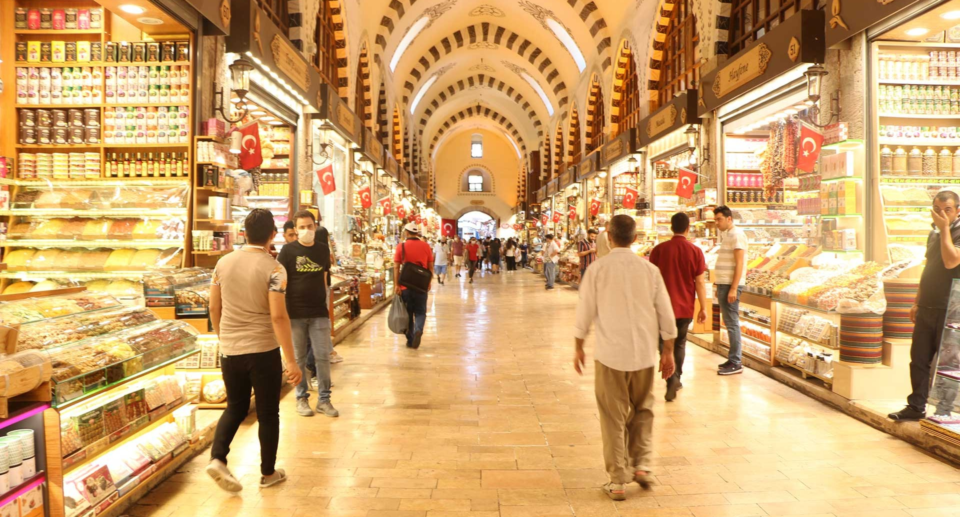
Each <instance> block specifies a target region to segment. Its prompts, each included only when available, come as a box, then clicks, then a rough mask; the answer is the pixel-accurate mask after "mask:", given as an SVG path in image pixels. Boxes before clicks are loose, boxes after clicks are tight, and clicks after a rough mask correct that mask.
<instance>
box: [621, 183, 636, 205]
mask: <svg viewBox="0 0 960 517" xmlns="http://www.w3.org/2000/svg"><path fill="white" fill-rule="evenodd" d="M624 191H625V192H624V194H623V208H634V207H636V206H637V195H638V193H637V191H636V190H635V189H632V188H630V187H626V188H625V189H624Z"/></svg>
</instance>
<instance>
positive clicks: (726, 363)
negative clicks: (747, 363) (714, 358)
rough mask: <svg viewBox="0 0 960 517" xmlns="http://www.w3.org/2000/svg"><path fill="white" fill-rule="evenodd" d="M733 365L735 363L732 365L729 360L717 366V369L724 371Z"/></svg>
mask: <svg viewBox="0 0 960 517" xmlns="http://www.w3.org/2000/svg"><path fill="white" fill-rule="evenodd" d="M731 364H733V363H731V362H730V361H729V360H727V361H724V362H722V363H720V364H718V365H717V369H718V370H722V369H724V368H726V367H728V366H730V365H731Z"/></svg>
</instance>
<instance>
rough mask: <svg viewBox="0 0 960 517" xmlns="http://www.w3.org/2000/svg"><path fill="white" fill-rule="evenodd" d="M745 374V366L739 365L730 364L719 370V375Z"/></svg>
mask: <svg viewBox="0 0 960 517" xmlns="http://www.w3.org/2000/svg"><path fill="white" fill-rule="evenodd" d="M738 373H743V366H742V365H739V364H730V365H727V366H724V367H723V368H720V369H719V370H717V375H736V374H738Z"/></svg>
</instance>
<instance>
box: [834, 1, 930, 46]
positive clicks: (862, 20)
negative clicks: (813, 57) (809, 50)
mask: <svg viewBox="0 0 960 517" xmlns="http://www.w3.org/2000/svg"><path fill="white" fill-rule="evenodd" d="M915 3H917V0H829V1H828V2H827V7H826V9H827V15H826V45H827V48H831V47H833V46H834V45H836V44H837V43H840V42H842V41H845V40H847V39H848V38H851V37H853V36H854V35H855V34H857V33H859V32H860V31H863V30H865V29H868V28H870V27H872V26H874V25H876V24H877V23H879V22H881V21H883V20H884V19H885V18H888V17H890V16H893V15H894V14H897V12H899V11H901V10H902V9H904V8H905V7H908V6H910V5H911V4H915Z"/></svg>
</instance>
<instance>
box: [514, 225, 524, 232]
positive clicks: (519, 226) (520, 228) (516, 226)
mask: <svg viewBox="0 0 960 517" xmlns="http://www.w3.org/2000/svg"><path fill="white" fill-rule="evenodd" d="M513 229H514V230H515V231H518V232H519V231H520V230H522V229H523V225H522V224H514V225H513Z"/></svg>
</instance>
